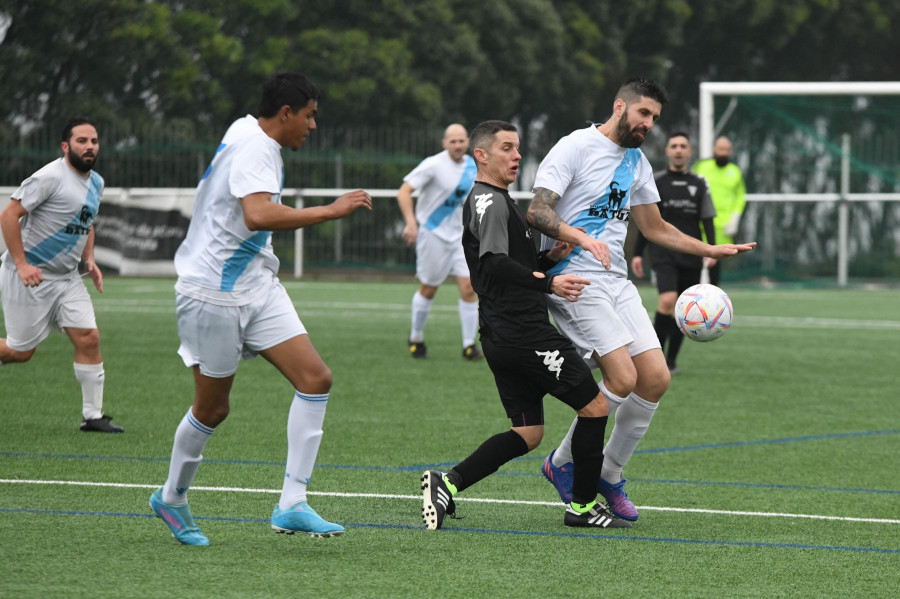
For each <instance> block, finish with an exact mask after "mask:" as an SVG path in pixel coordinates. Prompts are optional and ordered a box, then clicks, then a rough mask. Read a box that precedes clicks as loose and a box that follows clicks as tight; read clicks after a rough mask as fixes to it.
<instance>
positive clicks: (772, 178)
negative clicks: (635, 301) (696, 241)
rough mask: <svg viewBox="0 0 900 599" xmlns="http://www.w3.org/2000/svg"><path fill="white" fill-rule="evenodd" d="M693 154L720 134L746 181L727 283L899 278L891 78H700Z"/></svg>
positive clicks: (705, 153) (898, 85) (896, 94)
mask: <svg viewBox="0 0 900 599" xmlns="http://www.w3.org/2000/svg"><path fill="white" fill-rule="evenodd" d="M698 121H699V123H698V124H699V136H698V137H699V138H698V147H697V150H698V158H709V157H711V156H712V149H713V144H714V141H715V139H716V137H718V136H719V135H721V134H725V135H728V137H730V138H731V139H732V142H733V144H734V147H735V156H734V157H733V158H734V159H735V162H737V163H738V165H739V166H740V167H741V168H742V170H744V176H745V179H746V180H747V189H748V192H749V193H748V194H747V201H748V205H747V210H746V211H745V215H744V218H743V219H742V222H741V232H742V233H743V235H742V236H741V237H743V239H744V240H750V239H754V240H756V241H759V242H760V248H759V251H758V252H755V254H756V255H755V256H753V257H751V258H749V259H746V260H742V261H739V263H740V264H735V265H731V264H729V265H728V266H729V267H732V268H733V270H732V272H731V274H732V276H733V278H753V277H757V276H762V277H763V278H770V277H773V276H774V277H775V278H778V277H779V276H782V277H784V278H786V279H788V280H791V279H793V280H796V279H797V278H798V277H799V278H801V279H802V278H804V277H805V276H809V277H810V278H815V277H819V278H821V277H823V276H835V275H836V277H837V284H838V285H839V286H845V285H847V282H848V275H849V274H854V276H856V277H858V278H874V279H879V278H882V279H883V278H887V279H893V280H894V281H896V280H897V279H898V278H900V239H898V235H897V234H896V233H895V231H896V228H897V225H898V224H900V81H884V82H881V81H866V82H703V83H701V84H700V104H699V114H698Z"/></svg>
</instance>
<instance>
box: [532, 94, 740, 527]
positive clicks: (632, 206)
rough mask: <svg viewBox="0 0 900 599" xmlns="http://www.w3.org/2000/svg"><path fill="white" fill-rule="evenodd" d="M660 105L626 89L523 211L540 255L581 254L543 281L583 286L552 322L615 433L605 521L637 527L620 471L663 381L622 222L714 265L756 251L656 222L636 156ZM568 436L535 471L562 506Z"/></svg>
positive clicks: (542, 173)
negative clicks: (592, 379)
mask: <svg viewBox="0 0 900 599" xmlns="http://www.w3.org/2000/svg"><path fill="white" fill-rule="evenodd" d="M667 101H668V95H667V93H666V91H665V89H664V88H663V87H662V86H661V85H659V84H657V83H655V82H653V81H648V80H645V79H632V80H629V81H627V82H626V83H625V84H624V85H622V87H621V88H619V90H618V92H617V94H616V98H615V102H614V103H613V114H612V116H611V117H610V118H609V120H607V121H606V122H605V123H603V124H600V125H597V126H595V125H591V126H590V127H587V128H585V129H581V130H578V131H575V132H573V133H572V134H570V135H568V136H566V137H564V138H562V139H561V140H560V141H559V142H558V143H557V144H556V145H555V146H554V147H553V149H551V150H550V152H549V154H547V157H546V158H544V160H543V161H542V162H541V165H540V166H539V167H538V172H537V175H536V178H535V183H534V193H535V195H534V200H533V201H532V203H531V205H530V206H529V208H528V222H529V223H530V224H531V225H532V226H534V227H536V228H537V229H538V230H540V231H541V232H542V233H543V234H544V237H543V239H542V247H543V248H544V249H547V248H549V247H552V244H554V243H555V241H554V240H556V239H559V240H562V241H571V242H575V243H577V244H578V245H579V246H581V247H579V248H575V250H573V251H572V253H571V254H569V256H568V257H567V258H566V259H564V260H562V261H560V262H559V263H558V264H557V265H556V266H555V267H554V268H553V269H551V270H550V271H548V273H549V274H557V273H572V274H577V275H580V276H582V277H585V278H587V279H590V280H591V284H590V285H589V286H587V287H586V288H585V291H584V294H583V295H582V297H581V299H580V300H579V301H578V302H575V303H571V302H565V301H556V299H555V298H553V297H551V298H550V312H551V314H552V315H553V318H554V320H555V321H556V323H557V325H558V326H559V328H560V330H562V332H563V333H564V334H565V335H566V336H568V337H569V338H570V339H571V340H572V342H573V343H574V344H575V346H576V347H577V348H578V349H579V351H580V352H581V355H582V357H583V358H584V359H585V360H586V361H587V362H588V363H589V364H590V365H591V366H592V367H599V369H600V371H601V373H602V375H603V380H602V381H601V382H600V391H601V392H602V393H603V394H604V395H605V396H606V399H607V401H608V402H609V412H610V416H611V417H612V416H613V415H615V424H614V427H613V430H612V433H611V434H610V437H609V441H608V442H607V444H606V447H605V449H604V460H603V470H602V473H601V478H600V484H599V487H598V491H600V493H601V494H602V495H603V496H604V498H605V499H606V501H607V502H608V503H609V506H610V511H612V513H613V514H615V515H616V516H619V517H620V518H625V519H627V520H637V517H638V512H637V510H636V509H635V507H634V504H633V503H632V502H631V501H630V500H629V499H628V496H627V495H626V493H625V479H624V478H623V474H622V469H623V468H624V466H625V464H627V463H628V459H629V458H630V457H631V455H632V453H634V450H635V448H636V447H637V444H638V442H640V440H641V438H642V437H643V436H644V433H645V432H646V431H647V428H648V427H649V425H650V420H651V418H652V417H653V414H654V411H655V410H656V406H657V405H658V403H659V400H660V398H661V397H662V396H663V394H664V393H665V392H666V389H668V387H669V381H670V374H669V369H668V367H667V365H666V360H665V357H664V356H663V353H662V350H661V349H660V344H659V339H658V337H657V335H656V332H655V331H654V329H653V325H652V323H651V322H650V317H649V316H648V314H647V310H646V309H645V308H644V306H643V304H642V303H641V298H640V295H639V294H638V291H637V288H636V287H635V286H634V285H633V284H632V283H631V282H630V281H629V280H628V265H627V263H626V261H625V251H624V243H625V235H626V232H627V229H628V221H629V220H634V222H635V223H636V224H637V226H638V228H639V229H640V231H641V233H642V234H643V235H644V236H645V237H646V238H647V239H648V240H650V241H651V242H653V243H656V244H658V245H661V246H664V247H667V248H669V249H671V250H675V251H678V252H685V253H688V254H694V255H698V256H708V257H710V258H715V259H717V260H718V259H722V258H727V257H729V256H733V255H735V254H738V253H741V252H746V251H749V250H752V249H753V248H754V247H756V243H755V242H754V243H745V244H739V245H733V244H728V245H715V246H712V245H708V244H706V243H703V242H702V241H700V240H699V239H695V238H693V237H691V236H689V235H685V234H684V233H682V232H681V231H679V230H678V229H677V228H676V227H674V226H672V225H671V224H669V223H667V222H666V221H664V220H662V218H661V217H660V213H659V208H658V206H657V203H658V202H659V201H660V198H659V192H658V191H657V189H656V183H655V181H654V178H653V171H652V169H651V167H650V162H649V161H648V160H647V158H646V157H645V156H644V154H643V153H642V152H641V151H640V150H639V149H638V148H639V146H640V145H641V143H642V142H643V141H644V138H645V137H646V136H647V133H648V132H649V131H650V129H651V128H652V127H653V124H654V123H655V122H656V120H657V119H658V118H659V115H660V112H661V110H662V106H663V104H665V103H666V102H667ZM585 250H588V251H585ZM598 253H599V254H600V255H601V256H603V259H602V260H598V259H597V258H596V256H597V255H598ZM573 428H574V426H573ZM572 430H573V429H572V428H570V430H569V433H568V434H567V435H566V437H565V438H564V439H563V441H562V443H561V444H560V446H559V447H558V448H557V449H556V450H554V451H553V452H552V453H551V454H550V455H549V456H548V457H547V459H546V460H545V461H544V465H543V467H542V471H543V473H544V475H545V476H546V477H547V479H548V480H550V482H552V483H553V484H554V486H555V487H556V489H557V491H558V492H559V494H560V498H561V499H563V501H565V502H568V501H571V488H572V485H571V480H572V479H571V470H572V468H571V462H572V449H571V446H572Z"/></svg>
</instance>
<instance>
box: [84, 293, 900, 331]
mask: <svg viewBox="0 0 900 599" xmlns="http://www.w3.org/2000/svg"><path fill="white" fill-rule="evenodd" d="M294 306H295V307H296V308H297V310H298V311H299V312H300V316H301V318H302V317H303V316H304V315H309V316H317V315H321V314H323V313H325V314H330V315H334V314H335V313H338V314H340V315H341V316H358V317H360V318H366V319H370V318H372V311H378V312H380V316H384V317H388V316H397V317H403V318H406V317H408V316H409V305H408V304H391V303H379V302H342V301H334V302H315V301H297V302H294ZM94 310H95V311H97V312H128V313H157V314H166V313H173V314H174V313H175V300H174V299H171V300H169V299H165V300H163V299H114V300H113V299H111V300H104V299H98V300H97V301H95V302H94ZM323 310H324V311H327V312H323ZM432 311H434V312H446V313H448V314H450V313H452V314H456V312H457V311H458V308H457V307H456V306H453V305H446V306H441V305H435V306H432ZM735 326H741V327H744V326H746V327H751V328H775V329H869V330H893V331H900V320H869V319H851V318H811V317H803V316H754V315H747V316H741V315H737V316H736V318H735Z"/></svg>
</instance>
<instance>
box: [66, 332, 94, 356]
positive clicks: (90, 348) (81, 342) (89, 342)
mask: <svg viewBox="0 0 900 599" xmlns="http://www.w3.org/2000/svg"><path fill="white" fill-rule="evenodd" d="M72 341H73V343H74V344H75V345H76V347H77V348H78V349H79V350H80V351H82V352H96V351H99V350H100V331H99V330H97V329H86V330H85V331H84V332H82V333H80V334H79V335H76V336H74V337H72Z"/></svg>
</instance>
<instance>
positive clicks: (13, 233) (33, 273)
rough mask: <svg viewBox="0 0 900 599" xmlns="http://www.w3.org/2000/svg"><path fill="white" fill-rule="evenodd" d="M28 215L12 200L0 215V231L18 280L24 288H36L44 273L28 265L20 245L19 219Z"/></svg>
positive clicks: (18, 203)
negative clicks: (0, 230) (14, 266)
mask: <svg viewBox="0 0 900 599" xmlns="http://www.w3.org/2000/svg"><path fill="white" fill-rule="evenodd" d="M26 214H28V212H27V211H26V210H25V209H24V208H22V202H20V201H19V200H17V199H15V198H12V199H10V201H9V204H7V205H6V208H4V209H3V212H2V213H0V229H2V231H3V241H4V242H5V243H6V249H7V250H9V255H10V257H11V258H12V259H13V263H14V264H15V265H16V272H18V274H19V279H21V280H22V284H23V285H25V286H26V287H37V286H38V285H40V284H41V283H42V282H43V280H44V273H43V272H41V269H40V268H38V267H37V266H32V265H31V264H28V260H27V259H26V258H25V245H24V244H23V243H22V230H21V229H19V219H20V218H22V217H23V216H25V215H26Z"/></svg>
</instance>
